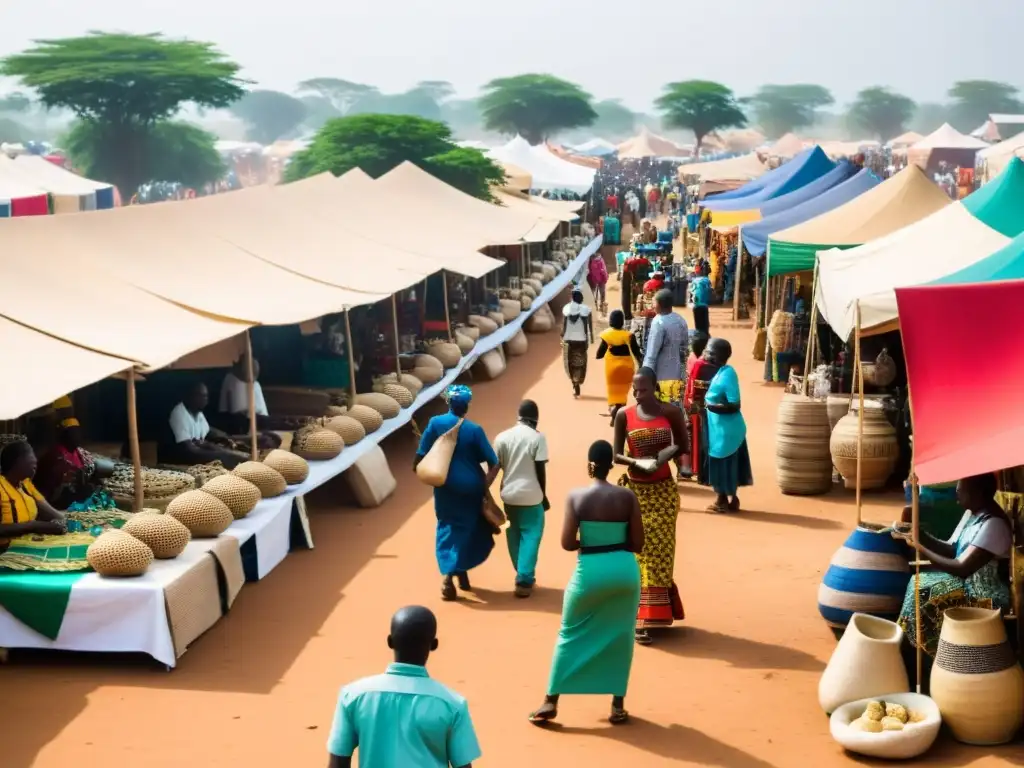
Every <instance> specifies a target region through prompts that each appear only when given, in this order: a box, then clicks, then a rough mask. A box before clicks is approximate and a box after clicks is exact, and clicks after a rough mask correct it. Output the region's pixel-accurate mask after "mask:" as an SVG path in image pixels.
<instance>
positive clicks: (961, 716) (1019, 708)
mask: <svg viewBox="0 0 1024 768" xmlns="http://www.w3.org/2000/svg"><path fill="white" fill-rule="evenodd" d="M931 694H932V698H933V699H935V703H936V704H938V705H939V709H940V710H941V711H942V717H943V719H944V720H945V721H946V724H947V725H948V726H949V730H950V731H951V732H952V733H953V736H954V738H956V739H957V740H958V741H962V742H964V743H966V744H979V745H991V744H1005V743H1006V742H1008V741H1010V740H1011V739H1012V738H1013V736H1014V734H1015V733H1016V732H1017V731H1018V730H1020V727H1021V725H1022V724H1024V671H1021V667H1020V664H1018V663H1017V659H1016V657H1015V656H1014V653H1013V649H1012V648H1011V647H1010V643H1009V641H1008V640H1007V638H1006V628H1005V626H1004V624H1003V618H1002V616H1001V614H1000V612H999V611H997V610H989V609H987V608H950V609H949V610H947V611H946V612H945V614H944V615H943V619H942V631H941V632H940V633H939V648H938V652H937V653H936V655H935V664H934V665H933V666H932V676H931Z"/></svg>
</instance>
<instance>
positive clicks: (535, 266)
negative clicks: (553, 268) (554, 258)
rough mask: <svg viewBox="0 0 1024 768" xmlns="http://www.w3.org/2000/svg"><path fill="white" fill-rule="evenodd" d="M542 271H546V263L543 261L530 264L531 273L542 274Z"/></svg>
mask: <svg viewBox="0 0 1024 768" xmlns="http://www.w3.org/2000/svg"><path fill="white" fill-rule="evenodd" d="M542 269H544V262H542V261H531V262H530V271H531V272H540V271H541V270H542Z"/></svg>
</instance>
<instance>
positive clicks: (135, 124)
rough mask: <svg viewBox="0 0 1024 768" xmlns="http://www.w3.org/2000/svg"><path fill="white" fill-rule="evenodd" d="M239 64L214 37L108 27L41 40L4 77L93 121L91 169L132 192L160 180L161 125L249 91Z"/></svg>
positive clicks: (0, 69)
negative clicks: (184, 110)
mask: <svg viewBox="0 0 1024 768" xmlns="http://www.w3.org/2000/svg"><path fill="white" fill-rule="evenodd" d="M238 70H239V67H238V65H237V64H235V63H234V62H233V61H230V60H229V59H227V58H225V57H224V55H223V54H222V53H220V52H219V51H218V50H217V49H216V48H214V46H213V45H212V44H210V43H201V42H194V41H191V40H168V39H166V38H164V37H162V36H161V35H156V34H152V35H129V34H120V33H119V34H107V33H103V32H93V33H90V34H88V35H85V36H83V37H71V38H64V39H60V40H37V41H36V43H35V47H33V48H30V49H29V50H27V51H24V52H23V53H19V54H15V55H13V56H9V57H7V58H6V59H4V60H3V61H2V62H0V76H5V77H12V78H17V79H18V80H20V81H21V83H22V85H24V86H25V87H26V88H31V89H33V90H34V91H35V92H36V93H37V94H38V98H39V101H40V102H41V103H42V104H44V105H45V106H47V107H51V108H52V107H59V108H64V109H67V110H69V111H70V112H72V113H73V114H74V115H75V116H76V117H77V118H78V119H79V120H80V121H81V122H83V123H85V124H87V125H88V130H87V131H83V132H82V134H81V135H82V137H83V139H82V140H83V142H84V141H88V142H89V152H88V153H87V154H88V157H89V158H90V159H89V162H88V164H87V165H86V170H87V173H89V174H90V175H92V176H95V177H97V178H101V179H103V180H105V181H109V182H111V183H113V184H116V185H117V186H118V188H120V189H121V191H122V194H124V195H126V196H130V195H131V194H132V193H133V192H134V190H135V189H137V188H138V186H139V185H140V184H142V183H144V182H146V181H149V180H151V179H153V178H155V175H154V169H155V168H156V167H157V166H156V163H158V162H159V161H160V158H159V156H160V152H161V151H162V149H161V146H160V144H159V141H158V139H159V137H160V135H161V134H160V133H159V132H158V131H157V130H156V128H157V127H158V126H160V125H161V124H162V123H163V122H165V121H167V120H168V119H169V118H171V117H172V116H174V115H175V114H176V113H177V112H178V111H179V109H180V108H181V107H182V105H184V104H186V103H193V104H196V105H198V106H200V107H212V108H222V107H227V106H229V105H230V104H232V103H233V102H234V101H236V100H237V99H238V98H239V97H240V96H242V94H243V93H244V90H243V87H242V86H243V82H244V81H242V80H241V79H239V78H238ZM211 146H212V144H211ZM80 149H82V150H83V151H84V147H80Z"/></svg>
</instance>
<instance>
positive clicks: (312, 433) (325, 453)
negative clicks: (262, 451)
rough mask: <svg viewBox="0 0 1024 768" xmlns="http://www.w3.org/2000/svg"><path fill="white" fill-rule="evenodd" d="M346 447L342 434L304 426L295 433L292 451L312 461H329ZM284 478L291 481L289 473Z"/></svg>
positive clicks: (307, 472)
mask: <svg viewBox="0 0 1024 768" xmlns="http://www.w3.org/2000/svg"><path fill="white" fill-rule="evenodd" d="M344 447H345V441H344V440H342V439H341V435H339V434H338V433H337V432H332V431H331V430H329V429H324V428H323V427H304V428H303V429H300V430H299V431H298V432H296V433H295V440H294V441H292V451H293V452H294V453H296V454H298V456H301V457H302V458H304V459H309V460H311V461H329V460H330V459H333V458H334V457H335V456H337V455H338V454H339V453H341V451H342V449H344ZM268 466H270V464H269V462H268ZM278 471H280V469H279V468H278ZM306 474H307V475H308V474H309V465H306ZM282 475H284V473H283V472H282ZM284 478H285V480H286V481H289V479H288V476H287V475H284ZM302 479H303V480H305V479H306V478H305V477H303V478H302ZM289 482H290V481H289ZM299 482H302V481H301V480H300V481H299Z"/></svg>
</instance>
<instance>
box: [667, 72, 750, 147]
mask: <svg viewBox="0 0 1024 768" xmlns="http://www.w3.org/2000/svg"><path fill="white" fill-rule="evenodd" d="M654 103H655V105H656V106H657V107H658V109H660V110H661V112H662V114H663V115H664V118H663V119H664V123H665V125H667V126H668V127H670V128H686V129H688V130H691V131H693V134H694V136H695V137H696V139H697V151H698V152H699V151H700V147H701V143H702V142H703V141H704V137H705V136H707V135H708V134H709V133H711V132H712V131H717V130H720V129H722V128H733V127H736V128H742V127H743V126H744V125H746V124H747V118H746V115H744V114H743V110H742V109H740V106H739V103H738V102H737V101H736V96H735V95H734V94H733V92H732V91H731V90H730V89H729V88H726V87H725V86H724V85H722V84H721V83H715V82H712V81H710V80H684V81H683V82H679V83H669V84H668V85H666V86H665V88H664V93H662V95H661V96H659V97H658V99H657V100H656V101H655V102H654Z"/></svg>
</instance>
